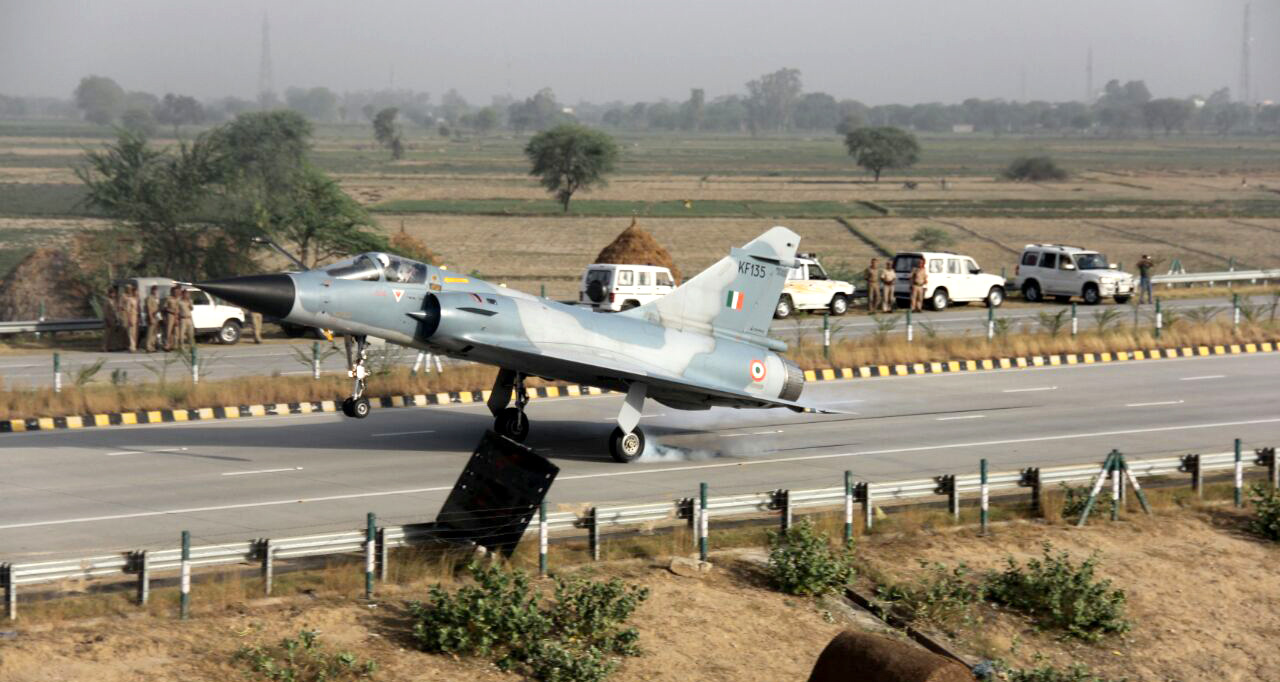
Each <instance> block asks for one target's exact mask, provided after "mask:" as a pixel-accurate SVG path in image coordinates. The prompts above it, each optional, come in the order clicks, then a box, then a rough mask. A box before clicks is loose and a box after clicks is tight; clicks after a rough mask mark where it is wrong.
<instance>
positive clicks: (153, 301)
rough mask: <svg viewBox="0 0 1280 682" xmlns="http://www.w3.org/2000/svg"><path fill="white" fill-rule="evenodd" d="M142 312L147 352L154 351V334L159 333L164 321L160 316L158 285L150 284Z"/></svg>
mask: <svg viewBox="0 0 1280 682" xmlns="http://www.w3.org/2000/svg"><path fill="white" fill-rule="evenodd" d="M142 313H143V314H144V315H146V316H147V352H148V353H154V352H156V336H158V335H159V334H160V330H161V329H163V326H162V325H163V323H164V322H163V320H162V319H161V317H160V287H157V286H155V285H154V284H153V285H151V290H150V291H149V292H147V298H146V300H145V301H143V305H142ZM162 343H163V342H162Z"/></svg>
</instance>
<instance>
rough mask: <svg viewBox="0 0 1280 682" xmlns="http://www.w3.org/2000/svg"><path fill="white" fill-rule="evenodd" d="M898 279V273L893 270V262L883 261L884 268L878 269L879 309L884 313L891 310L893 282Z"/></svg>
mask: <svg viewBox="0 0 1280 682" xmlns="http://www.w3.org/2000/svg"><path fill="white" fill-rule="evenodd" d="M896 281H898V275H897V273H895V272H894V271H893V262H892V261H885V262H884V268H883V269H881V270H880V302H881V310H883V311H884V312H886V313H891V312H893V304H894V303H895V301H894V294H893V283H894V282H896Z"/></svg>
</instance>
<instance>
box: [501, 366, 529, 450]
mask: <svg viewBox="0 0 1280 682" xmlns="http://www.w3.org/2000/svg"><path fill="white" fill-rule="evenodd" d="M503 371H504V372H506V370H503ZM524 378H525V377H524V375H523V374H514V376H512V375H510V374H503V373H500V374H499V377H498V381H497V383H496V384H495V386H494V392H495V393H497V392H498V391H504V390H505V391H513V392H514V393H515V395H516V404H515V406H514V407H504V408H502V409H500V410H497V411H496V413H495V414H494V417H493V430H494V431H495V432H497V433H499V434H501V435H503V436H506V437H507V438H510V439H511V440H513V441H515V442H517V443H523V442H524V441H525V439H526V438H528V437H529V417H528V416H526V415H525V413H524V407H525V405H528V404H529V394H528V392H526V391H525V390H524ZM507 395H510V394H509V393H508V394H507Z"/></svg>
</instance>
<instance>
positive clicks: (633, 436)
mask: <svg viewBox="0 0 1280 682" xmlns="http://www.w3.org/2000/svg"><path fill="white" fill-rule="evenodd" d="M643 452H644V431H642V430H640V427H639V426H637V427H635V428H634V429H632V430H630V431H623V430H622V427H621V426H618V427H615V428H614V429H613V433H612V434H610V436H609V454H610V455H611V456H612V457H613V460H614V461H615V462H620V463H622V464H627V463H629V462H634V461H636V460H637V459H639V458H640V455H641V453H643Z"/></svg>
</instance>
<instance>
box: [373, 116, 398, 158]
mask: <svg viewBox="0 0 1280 682" xmlns="http://www.w3.org/2000/svg"><path fill="white" fill-rule="evenodd" d="M399 113H400V110H399V109H397V108H395V107H387V108H386V109H383V110H382V111H379V112H378V113H377V115H376V116H374V117H373V137H374V139H375V140H377V141H378V144H380V145H382V146H384V147H386V148H387V149H390V150H391V158H392V159H400V158H402V157H404V144H402V143H401V142H400V126H398V125H396V114H399Z"/></svg>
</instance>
